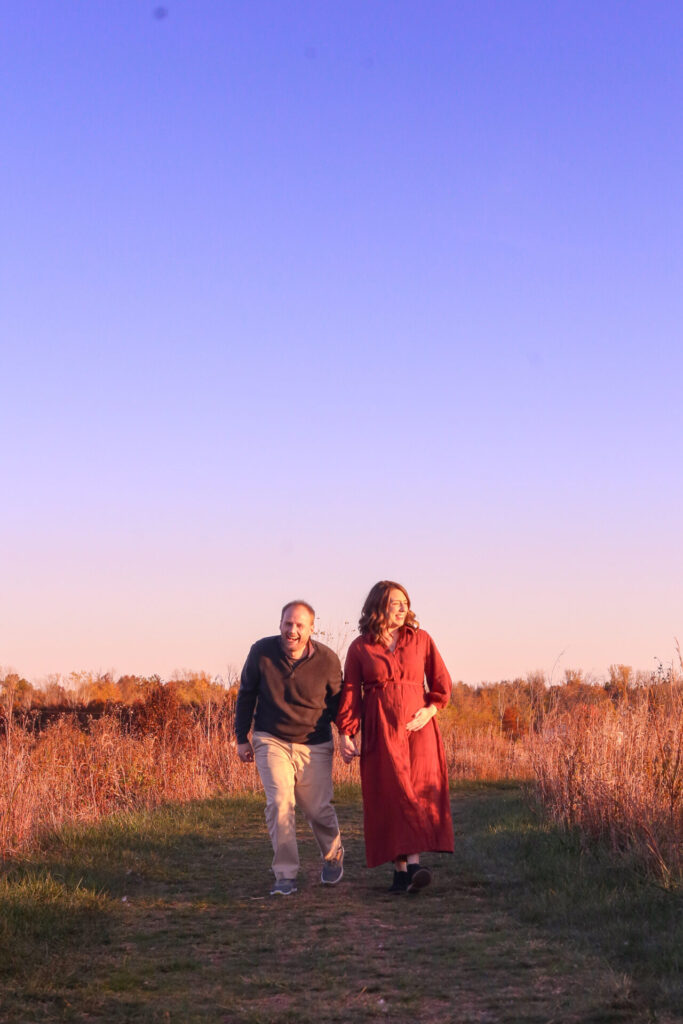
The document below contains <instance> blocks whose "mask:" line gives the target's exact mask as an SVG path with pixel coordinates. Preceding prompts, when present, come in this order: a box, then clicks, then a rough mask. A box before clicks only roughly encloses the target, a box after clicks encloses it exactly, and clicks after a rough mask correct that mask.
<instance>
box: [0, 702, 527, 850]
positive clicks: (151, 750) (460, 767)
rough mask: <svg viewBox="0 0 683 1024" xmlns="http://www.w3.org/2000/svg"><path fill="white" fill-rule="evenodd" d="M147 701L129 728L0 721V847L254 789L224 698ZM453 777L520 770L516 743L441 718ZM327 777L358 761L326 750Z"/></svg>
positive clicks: (522, 763)
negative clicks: (219, 702) (329, 757)
mask: <svg viewBox="0 0 683 1024" xmlns="http://www.w3.org/2000/svg"><path fill="white" fill-rule="evenodd" d="M158 698H159V695H157V699H156V703H155V702H150V706H149V707H147V706H146V707H145V709H144V712H145V713H144V714H142V715H139V716H138V718H139V720H140V721H142V723H143V725H144V728H141V729H140V728H139V729H137V730H135V729H134V730H131V729H130V727H129V725H126V723H125V722H124V721H122V719H121V718H120V717H119V716H117V714H115V713H112V714H105V715H104V716H102V717H101V718H98V719H93V720H91V721H90V722H89V724H88V727H87V729H85V730H84V729H83V728H82V727H81V725H79V724H78V723H77V722H76V721H75V720H74V718H73V717H72V716H64V717H62V718H59V719H57V721H55V722H53V723H52V724H51V725H49V726H48V727H47V728H46V729H45V730H44V731H43V732H39V733H37V734H36V733H33V732H30V731H26V730H24V729H22V728H21V727H19V726H18V725H16V724H14V725H12V724H10V721H9V720H8V719H5V720H4V723H3V724H4V726H5V728H4V730H2V731H0V857H10V856H14V855H16V854H18V853H20V852H22V851H25V850H27V849H30V848H31V847H32V845H34V844H35V843H36V842H37V841H39V839H40V837H41V836H43V835H45V834H47V833H49V832H53V831H55V830H56V829H58V828H59V827H60V826H62V825H64V824H68V823H72V822H80V823H92V822H95V821H98V820H100V819H101V818H103V817H105V816H106V815H107V814H110V813H112V812H114V811H133V810H139V809H151V808H152V807H155V806H158V805H160V804H162V803H165V802H168V801H174V800H176V801H183V800H195V799H202V798H204V797H207V796H211V795H215V794H219V793H220V794H234V793H238V792H249V791H253V790H258V789H260V783H259V779H258V775H257V773H256V770H255V768H254V766H253V765H251V766H245V765H243V764H242V763H241V762H240V761H239V758H238V757H237V753H236V749H235V741H234V735H233V732H232V722H231V719H232V715H231V713H230V707H229V706H228V707H227V708H223V709H220V708H219V709H214V711H213V714H211V709H210V707H209V708H207V707H206V706H205V707H203V708H201V709H199V710H197V709H194V710H192V709H190V708H187V707H183V706H179V705H177V704H175V703H173V702H166V704H164V702H163V700H162V701H159V699H158ZM442 725H443V732H444V745H445V749H446V757H447V762H448V768H449V774H450V775H451V778H453V779H499V778H514V777H516V778H519V777H523V776H525V775H528V772H529V768H528V759H527V758H526V757H525V752H524V748H523V746H522V745H520V744H515V743H513V742H512V741H511V740H508V739H506V738H505V737H503V736H501V735H499V734H498V733H496V731H495V730H494V729H492V728H488V729H485V730H480V731H476V730H463V729H461V728H456V727H455V726H454V725H453V723H452V722H451V721H450V720H449V719H448V717H447V716H445V717H444V720H443V723H442ZM333 777H334V781H335V783H337V784H338V783H346V782H358V780H359V772H358V762H357V761H356V762H355V763H354V764H353V765H352V766H350V767H346V766H345V765H344V764H343V763H342V761H341V759H340V758H335V763H334V771H333Z"/></svg>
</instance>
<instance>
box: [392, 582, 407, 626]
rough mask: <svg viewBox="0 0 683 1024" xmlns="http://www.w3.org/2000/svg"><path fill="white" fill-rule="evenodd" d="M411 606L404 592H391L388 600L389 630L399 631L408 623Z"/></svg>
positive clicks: (395, 590)
mask: <svg viewBox="0 0 683 1024" xmlns="http://www.w3.org/2000/svg"><path fill="white" fill-rule="evenodd" d="M409 608H410V604H409V603H408V598H407V597H406V595H405V594H404V593H403V591H402V590H397V589H394V590H390V591H389V598H388V600H387V629H399V628H400V627H401V626H402V625H403V623H404V622H405V621H406V615H407V614H408V609H409Z"/></svg>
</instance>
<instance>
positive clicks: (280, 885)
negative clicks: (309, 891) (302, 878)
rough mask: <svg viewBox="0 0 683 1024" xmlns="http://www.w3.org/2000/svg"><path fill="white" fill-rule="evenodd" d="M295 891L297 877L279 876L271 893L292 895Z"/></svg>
mask: <svg viewBox="0 0 683 1024" xmlns="http://www.w3.org/2000/svg"><path fill="white" fill-rule="evenodd" d="M293 892H296V878H277V879H276V880H275V885H274V886H273V888H272V889H271V890H270V895H271V896H291V895H292V893H293Z"/></svg>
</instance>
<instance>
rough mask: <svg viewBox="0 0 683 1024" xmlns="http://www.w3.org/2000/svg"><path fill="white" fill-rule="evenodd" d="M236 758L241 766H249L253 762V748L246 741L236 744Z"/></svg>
mask: <svg viewBox="0 0 683 1024" xmlns="http://www.w3.org/2000/svg"><path fill="white" fill-rule="evenodd" d="M237 756H238V757H239V759H240V761H241V762H242V764H250V763H251V762H252V761H253V760H254V748H253V747H252V745H251V743H249V741H248V740H247V742H246V743H238V744H237Z"/></svg>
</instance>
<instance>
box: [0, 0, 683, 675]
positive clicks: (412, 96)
mask: <svg viewBox="0 0 683 1024" xmlns="http://www.w3.org/2000/svg"><path fill="white" fill-rule="evenodd" d="M161 15H163V16H161ZM682 52H683V7H682V6H681V5H680V4H678V3H675V2H666V3H662V2H657V0H654V2H649V3H645V2H629V3H623V2H595V0H593V2H590V3H588V2H577V0H571V2H540V0H524V2H523V0H498V2H488V0H469V2H456V0H452V2H450V0H449V2H445V0H444V2H438V3H434V2H431V3H430V2H424V0H422V2H420V3H417V2H415V3H408V2H405V0H394V2H386V0H385V2H382V0H363V2H349V0H344V2H332V0H330V2H323V0H317V2H315V3H313V2H307V3H302V2H296V0H287V2H284V0H281V2H259V0H243V2H231V3H226V2H224V0H211V2H209V0H206V2H203V0H191V2H190V0H168V3H167V4H165V6H164V7H163V8H162V7H161V6H160V5H156V6H155V5H154V4H153V3H145V2H139V0H135V2H134V0H116V2H114V0H108V2H103V0H78V2H76V0H41V2H40V3H38V2H29V0H26V2H21V3H7V4H4V5H3V8H2V12H1V13H0V96H1V97H2V98H1V99H0V134H1V137H2V139H3V145H2V151H3V152H2V160H1V162H0V180H1V181H2V188H1V189H0V224H1V225H2V228H1V230H0V431H1V433H0V438H1V440H0V446H1V447H0V460H1V461H0V471H1V473H2V476H1V479H2V483H3V500H2V502H1V503H0V529H1V533H0V665H2V666H4V667H9V666H11V667H13V668H15V669H17V670H18V671H20V672H22V673H24V674H25V675H27V676H28V677H29V678H36V679H37V678H40V677H41V676H42V675H44V674H45V673H48V672H69V671H71V670H78V669H92V670H102V671H106V670H109V669H112V670H113V671H115V672H117V673H123V672H144V673H148V672H154V671H156V672H159V673H160V674H162V675H168V674H169V673H171V672H172V671H173V670H174V669H182V668H194V669H205V670H207V671H210V672H224V671H225V669H226V666H228V665H230V664H232V665H235V666H239V665H241V663H242V661H243V659H244V657H245V656H246V653H247V650H248V648H249V645H250V643H251V642H252V641H253V640H254V639H256V638H257V637H259V636H262V635H264V634H267V633H271V632H274V631H275V630H276V628H277V619H278V613H279V608H280V606H281V604H282V603H283V602H284V601H285V600H287V599H288V598H290V597H292V596H301V597H304V598H306V599H307V600H309V601H311V602H312V603H313V604H314V605H315V606H316V608H317V609H318V611H319V616H320V619H321V621H322V625H323V626H325V627H326V628H327V629H331V630H333V631H335V630H337V631H338V630H339V629H340V627H341V624H342V623H343V622H344V621H345V620H347V619H348V620H350V621H351V622H355V621H356V620H357V617H358V613H359V611H360V606H361V604H362V601H363V599H364V597H365V594H366V593H367V591H368V589H369V588H370V586H371V585H372V584H373V583H374V582H375V581H376V580H377V579H381V578H385V577H388V578H392V579H397V580H399V581H400V582H402V583H403V584H404V585H405V586H406V587H407V589H408V591H409V592H410V594H411V597H412V599H413V605H414V608H415V610H416V611H417V613H418V615H419V616H420V619H421V621H422V624H423V625H424V627H425V628H426V629H428V630H429V631H430V632H431V633H432V635H433V636H434V638H435V640H436V642H437V644H438V645H439V647H440V648H441V650H442V652H443V653H444V656H445V657H446V660H447V663H448V666H449V668H450V671H451V673H452V675H453V677H454V678H456V679H464V680H465V681H467V682H472V683H474V682H478V681H480V680H494V679H500V678H510V677H512V676H514V675H518V674H523V673H525V672H527V671H530V670H535V669H544V670H546V671H550V669H551V668H552V666H553V664H554V663H555V661H556V659H557V658H558V656H559V655H560V654H561V652H564V653H562V656H561V659H560V662H559V663H558V664H559V667H560V669H562V668H564V667H569V666H571V667H577V668H578V667H580V668H583V669H584V670H585V671H589V672H594V673H597V674H600V673H604V672H606V670H607V667H608V665H609V664H610V663H611V662H624V663H627V664H631V665H633V666H634V667H635V668H645V669H648V668H650V667H653V666H654V658H655V656H659V657H660V658H662V659H663V660H664V661H667V660H670V659H671V657H672V656H673V653H674V636H675V635H679V636H681V640H683V549H682V545H681V541H680V535H681V525H680V524H681V518H682V513H683V507H682V506H683V500H682V499H683V482H682V475H683V473H682V466H683V440H682V439H683V413H682V407H683V403H682V396H683V346H682V344H681V324H682V323H683V280H682V277H683V275H682V267H683V260H682V256H683V244H682V239H683V203H682V192H683V189H682V186H681V182H682V181H683V124H682V115H681V111H682V110H683V62H682V61H681V53H682Z"/></svg>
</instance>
